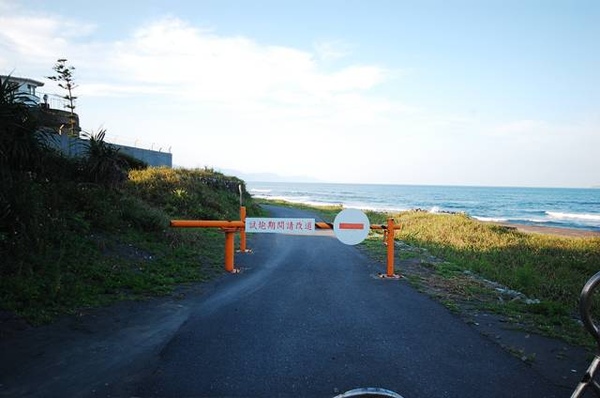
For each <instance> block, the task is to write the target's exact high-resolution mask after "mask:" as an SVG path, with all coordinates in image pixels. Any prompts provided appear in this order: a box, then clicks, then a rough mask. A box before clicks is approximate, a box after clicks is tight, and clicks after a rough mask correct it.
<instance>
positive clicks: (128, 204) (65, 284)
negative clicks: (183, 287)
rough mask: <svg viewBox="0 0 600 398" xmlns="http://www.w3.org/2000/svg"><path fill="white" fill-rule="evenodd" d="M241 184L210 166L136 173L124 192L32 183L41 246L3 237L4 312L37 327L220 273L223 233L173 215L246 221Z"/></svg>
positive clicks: (0, 292)
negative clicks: (178, 225)
mask: <svg viewBox="0 0 600 398" xmlns="http://www.w3.org/2000/svg"><path fill="white" fill-rule="evenodd" d="M240 184H242V185H243V181H241V180H239V179H237V178H235V177H227V176H224V175H222V174H220V173H216V172H214V171H212V170H209V169H201V170H187V169H168V168H150V169H146V170H135V171H131V172H130V176H129V179H128V180H127V181H126V182H125V183H124V184H122V185H121V186H119V188H118V189H108V188H106V187H103V186H101V185H98V184H77V183H69V182H66V181H58V182H55V183H46V184H44V185H40V184H32V186H33V189H32V188H30V190H29V191H26V192H25V194H29V193H28V192H32V193H36V194H37V196H36V197H35V198H32V199H29V200H30V201H31V202H33V203H37V206H39V209H40V210H39V211H38V216H36V221H37V223H36V224H35V226H36V228H37V229H36V231H35V232H36V240H35V241H36V242H37V246H35V247H29V248H28V249H27V250H25V249H24V248H21V247H20V246H19V245H20V244H21V242H20V241H19V240H14V242H13V241H11V240H5V241H4V242H0V243H3V244H4V246H3V247H2V248H3V250H6V251H7V252H8V251H11V252H12V254H13V255H11V256H6V257H5V258H7V259H8V261H6V262H5V263H4V264H2V268H1V269H0V272H1V278H0V303H1V304H0V308H2V309H4V310H8V311H11V312H14V313H16V314H18V315H20V316H22V317H24V318H25V319H27V320H28V321H30V322H31V323H34V324H39V323H43V322H48V321H51V320H52V319H53V318H54V317H56V316H57V315H60V314H64V313H70V312H73V311H76V310H77V309H78V308H81V307H95V306H101V305H105V304H108V303H111V302H114V301H116V300H123V299H139V298H143V297H147V296H152V295H164V294H168V293H170V292H171V291H172V290H173V288H174V287H175V286H178V285H180V284H182V283H189V282H199V281H206V280H209V279H211V278H213V277H214V276H216V275H219V274H222V273H223V272H224V271H223V263H224V243H225V238H224V235H223V233H222V232H220V231H219V230H217V229H173V228H170V227H169V220H170V219H176V218H177V219H183V218H190V219H228V220H232V219H239V190H238V186H239V185H240ZM57 192H60V193H61V194H60V195H56V193H57ZM182 192H185V194H183V193H182ZM243 194H244V202H245V203H246V205H247V207H248V214H249V215H253V214H258V213H260V209H259V208H258V207H257V206H256V205H255V204H254V203H253V201H252V198H251V197H250V196H249V195H248V194H247V193H246V192H245V188H244V189H243ZM30 210H31V209H30ZM11 245H12V246H11Z"/></svg>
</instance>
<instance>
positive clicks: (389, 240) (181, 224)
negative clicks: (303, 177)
mask: <svg viewBox="0 0 600 398" xmlns="http://www.w3.org/2000/svg"><path fill="white" fill-rule="evenodd" d="M170 225H171V227H174V228H220V229H221V230H222V231H223V232H224V233H225V271H227V272H235V268H234V265H233V258H234V253H235V247H234V246H235V244H234V242H235V233H236V232H238V231H239V232H240V251H241V252H242V253H245V252H247V251H248V250H247V249H246V230H245V227H246V207H244V206H241V207H240V220H239V221H223V220H171V224H170ZM315 227H316V228H319V229H333V225H332V224H330V223H326V222H316V223H315ZM400 228H401V226H400V225H398V224H395V223H394V219H393V218H388V221H387V225H371V229H374V230H383V231H384V234H383V238H384V242H385V244H386V246H387V270H386V275H385V277H388V278H398V277H399V275H396V274H395V273H394V232H395V231H396V230H397V229H400ZM390 232H391V233H390Z"/></svg>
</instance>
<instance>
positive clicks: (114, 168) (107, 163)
mask: <svg viewBox="0 0 600 398" xmlns="http://www.w3.org/2000/svg"><path fill="white" fill-rule="evenodd" d="M84 136H86V137H87V138H88V143H87V148H86V150H85V164H84V167H85V169H86V171H87V175H88V177H89V179H90V180H91V181H92V182H95V183H99V184H102V185H106V186H110V187H114V186H116V185H118V184H119V183H121V182H123V181H125V180H126V179H127V173H126V172H125V168H126V166H127V165H126V164H125V162H124V161H123V159H122V158H121V157H120V156H119V155H120V154H119V149H118V148H115V147H114V146H113V145H111V144H109V143H107V142H106V141H104V138H105V136H106V130H104V129H101V130H100V131H98V132H97V133H93V132H92V133H86V134H84Z"/></svg>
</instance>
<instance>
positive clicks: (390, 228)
mask: <svg viewBox="0 0 600 398" xmlns="http://www.w3.org/2000/svg"><path fill="white" fill-rule="evenodd" d="M395 232H396V230H395V226H394V219H393V218H388V222H387V236H386V237H387V242H386V243H387V276H388V277H390V278H391V277H393V276H394V235H395Z"/></svg>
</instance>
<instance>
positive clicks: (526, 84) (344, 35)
mask: <svg viewBox="0 0 600 398" xmlns="http://www.w3.org/2000/svg"><path fill="white" fill-rule="evenodd" d="M598 21H600V2H598V1H595V0H590V1H584V0H573V1H552V0H546V1H528V0H521V1H492V0H490V1H484V0H481V1H401V0H397V1H378V0H370V1H351V0H347V1H307V0H304V1H260V0H255V1H226V0H221V1H203V0H196V1H119V2H116V1H108V0H107V1H103V2H97V1H96V2H92V1H61V0H55V1H52V2H50V1H42V0H20V1H15V0H0V26H1V27H2V28H1V29H0V74H8V73H12V74H13V75H17V76H25V77H30V78H34V79H38V80H41V81H44V82H45V83H46V85H45V86H44V87H43V88H42V89H41V90H40V91H44V92H48V93H60V90H59V89H58V88H56V86H55V85H54V83H53V82H51V81H49V80H47V79H44V76H47V75H50V74H52V66H53V65H54V62H55V61H56V59H58V58H67V59H68V60H69V63H70V64H71V65H73V66H75V67H76V72H75V77H76V80H77V82H78V84H79V87H78V88H77V92H76V94H77V95H78V96H79V99H78V101H77V109H76V111H77V113H78V114H79V116H80V120H81V125H82V127H83V128H84V130H86V131H88V132H92V131H97V130H99V129H100V128H105V129H107V130H108V137H109V139H110V140H112V141H114V142H117V143H122V144H126V145H133V144H136V145H138V146H142V147H148V148H150V147H151V148H154V149H161V150H163V151H168V150H170V151H171V152H172V153H173V160H174V164H176V165H179V166H184V167H204V166H208V167H214V168H216V169H220V170H226V171H230V170H237V172H238V173H239V174H240V175H242V177H243V176H245V175H246V174H251V173H265V172H270V173H276V174H280V175H283V176H305V177H310V178H314V179H319V180H322V181H329V182H357V183H398V184H451V185H488V186H490V185H491V186H556V187H589V186H592V185H600V173H599V172H598V170H600V51H599V45H598V43H599V42H600V23H598Z"/></svg>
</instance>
